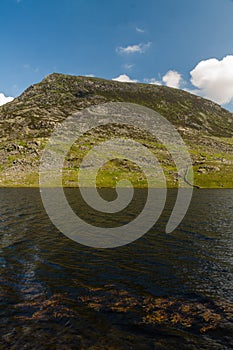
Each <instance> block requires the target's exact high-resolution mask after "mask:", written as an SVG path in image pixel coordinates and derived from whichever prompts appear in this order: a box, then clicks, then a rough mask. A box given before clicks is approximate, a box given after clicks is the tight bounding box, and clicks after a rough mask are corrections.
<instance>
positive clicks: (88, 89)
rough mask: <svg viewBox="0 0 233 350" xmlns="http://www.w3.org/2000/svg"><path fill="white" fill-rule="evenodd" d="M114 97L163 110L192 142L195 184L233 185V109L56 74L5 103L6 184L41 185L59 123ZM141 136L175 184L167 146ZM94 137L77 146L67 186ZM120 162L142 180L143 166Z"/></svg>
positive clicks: (168, 92) (2, 150)
mask: <svg viewBox="0 0 233 350" xmlns="http://www.w3.org/2000/svg"><path fill="white" fill-rule="evenodd" d="M109 101H121V102H132V103H137V104H141V105H144V106H146V107H149V108H151V109H153V110H155V111H157V112H159V113H160V114H162V115H163V116H164V117H166V118H167V119H168V120H169V121H170V122H171V123H172V124H173V125H174V126H175V127H176V129H177V130H178V131H179V132H180V134H181V136H182V137H183V139H184V140H185V142H186V143H187V145H188V148H189V150H190V154H191V156H192V159H193V165H194V170H195V183H196V184H197V185H198V186H201V187H233V180H232V179H233V114H232V113H230V112H229V111H227V110H225V109H223V108H221V107H220V106H219V105H217V104H215V103H213V102H211V101H209V100H206V99H203V98H201V97H198V96H195V95H193V94H190V93H188V92H185V91H181V90H178V89H173V88H169V87H165V86H159V85H148V84H138V83H121V82H117V81H109V80H104V79H99V78H92V77H81V76H70V75H63V74H56V73H54V74H51V75H49V76H47V77H46V78H45V79H43V80H42V82H40V83H38V84H34V85H32V86H30V87H29V88H28V89H27V90H25V91H24V92H23V94H22V95H20V96H19V97H17V98H16V99H15V100H14V101H12V102H10V103H7V104H6V105H3V106H1V107H0V137H1V141H0V160H1V165H0V186H14V185H18V186H36V185H37V184H38V183H37V181H38V175H37V171H38V165H39V160H40V155H41V152H42V149H43V147H44V145H45V143H46V139H47V138H48V136H49V135H50V134H51V132H52V131H53V129H54V127H55V126H56V125H57V124H58V123H60V122H61V121H63V120H64V119H65V118H66V117H68V116H70V115H72V114H74V113H76V112H77V111H80V110H81V109H83V108H85V107H88V106H91V105H97V104H101V103H105V102H109ZM92 137H93V142H98V138H99V137H100V135H98V132H96V133H95V134H93V135H92ZM101 137H102V136H101ZM137 138H139V139H140V140H141V141H142V142H144V143H145V144H147V145H148V147H149V148H151V149H153V152H155V153H156V155H157V156H158V158H159V159H160V161H161V163H162V165H163V166H164V169H165V173H166V176H167V181H168V185H169V186H171V187H175V186H176V185H177V171H176V169H175V165H174V163H173V162H172V160H171V157H170V156H169V154H168V153H167V152H166V150H164V149H163V147H162V145H158V144H156V142H155V140H149V139H148V136H147V135H145V134H143V133H142V134H141V135H140V134H138V135H137ZM89 141H90V140H89ZM89 141H87V140H86V144H84V145H83V143H82V148H80V149H79V148H78V147H76V148H75V147H74V149H73V150H72V151H71V155H72V156H70V157H69V159H67V164H66V166H67V170H69V172H67V174H66V176H65V177H64V184H65V185H67V186H69V185H70V186H72V185H75V181H74V179H75V177H76V172H77V167H78V164H79V162H80V159H81V156H82V155H83V154H84V153H85V152H86V151H88V149H90V146H91V144H90V142H89ZM93 142H92V144H93ZM153 142H154V144H153ZM118 165H119V164H118ZM120 166H123V169H124V171H125V169H126V168H127V169H128V170H129V171H130V172H131V175H130V176H132V177H133V181H136V183H137V181H138V179H137V176H138V169H134V167H133V165H132V164H131V165H129V164H128V165H127V167H126V166H125V165H122V164H120ZM114 171H116V164H115V163H114V162H113V163H112V164H111V165H109V167H108V168H107V169H106V174H105V175H104V174H103V176H102V180H100V185H101V186H104V185H106V186H112V185H114V180H113V179H112V178H111V176H110V175H111V174H113V173H114ZM132 174H133V175H132ZM138 185H139V186H141V185H143V183H142V184H140V183H138Z"/></svg>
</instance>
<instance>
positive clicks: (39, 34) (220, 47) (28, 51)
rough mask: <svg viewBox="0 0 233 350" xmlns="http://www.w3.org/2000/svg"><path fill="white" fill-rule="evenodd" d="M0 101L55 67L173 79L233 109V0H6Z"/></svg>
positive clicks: (1, 20) (1, 7)
mask: <svg viewBox="0 0 233 350" xmlns="http://www.w3.org/2000/svg"><path fill="white" fill-rule="evenodd" d="M0 30H1V33H2V34H1V48H0V50H1V51H0V105H1V104H4V103H6V102H8V101H10V100H12V99H13V98H14V97H16V96H18V95H20V94H21V93H22V92H23V91H24V90H25V89H26V88H27V87H28V86H30V85H32V84H34V83H37V82H39V81H41V80H42V79H43V78H44V77H45V76H47V75H48V74H50V73H53V72H57V73H64V74H72V75H87V76H88V75H91V76H96V77H100V78H105V79H115V80H119V81H125V82H127V81H129V82H142V83H150V84H161V85H167V86H171V87H174V88H180V89H184V90H188V91H190V92H192V93H194V94H197V95H200V96H203V97H206V98H208V99H211V100H212V101H215V102H217V103H218V104H221V105H222V106H223V107H225V108H227V109H229V110H231V111H233V1H231V0H195V1H192V0H143V1H142V0H111V1H110V0H0Z"/></svg>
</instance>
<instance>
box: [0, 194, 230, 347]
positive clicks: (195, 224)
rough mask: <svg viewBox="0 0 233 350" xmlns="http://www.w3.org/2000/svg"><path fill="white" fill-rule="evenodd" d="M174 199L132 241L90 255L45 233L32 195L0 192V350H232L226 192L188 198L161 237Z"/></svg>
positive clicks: (48, 228) (45, 221) (48, 226)
mask: <svg viewBox="0 0 233 350" xmlns="http://www.w3.org/2000/svg"><path fill="white" fill-rule="evenodd" d="M103 195H104V196H105V197H106V198H107V197H108V196H111V195H112V193H111V190H106V191H105V193H104V194H103ZM175 195H176V191H175V190H169V193H168V201H167V205H166V208H165V210H164V213H163V215H162V217H161V218H160V220H159V221H158V223H157V224H156V225H155V226H154V228H153V229H151V230H150V232H149V233H147V234H146V235H144V236H143V237H142V238H141V239H139V240H137V241H136V242H134V243H132V244H129V245H126V246H122V247H119V248H115V249H93V248H88V247H85V246H81V245H79V244H78V243H75V242H73V241H71V240H69V239H68V238H66V237H65V236H64V235H62V234H61V233H60V232H59V231H58V230H57V229H56V228H55V227H54V226H53V224H52V223H51V222H50V220H49V218H48V217H47V215H46V213H45V210H44V209H43V206H42V203H41V200H40V195H39V191H38V190H37V189H3V188H2V189H0V235H1V245H0V268H1V274H0V296H1V303H0V313H1V323H0V333H1V334H0V336H1V337H0V349H17V350H18V349H20V350H21V349H40V350H41V349H59V350H60V349H61V350H62V349H92V350H94V349H122V350H123V349H124V350H125V349H135V350H138V349H166V350H169V349H172V350H174V349H179V350H180V349H211V350H214V349H233V216H232V212H233V190H213V189H211V190H195V191H194V196H193V199H192V203H191V206H190V208H189V211H188V213H187V215H186V217H185V219H184V220H183V222H182V224H181V225H180V226H179V227H178V228H177V229H176V230H175V231H174V232H173V233H172V234H165V233H164V228H165V224H166V220H167V218H168V216H169V214H170V210H171V208H172V206H173V203H174V200H175ZM67 196H68V197H69V200H70V202H74V205H75V202H79V201H80V198H79V195H78V193H77V190H74V189H69V190H67ZM139 199H140V200H139ZM141 201H143V190H140V191H138V204H137V203H136V202H135V203H134V206H135V208H134V207H132V208H131V212H133V211H134V209H135V212H136V211H137V210H139V209H140V208H141V206H142V203H141ZM81 208H82V210H81V209H80V208H79V212H80V211H82V212H81V213H80V214H81V215H83V217H85V219H88V216H90V218H89V219H90V220H92V221H93V220H94V221H96V224H98V225H100V224H102V223H103V222H104V220H105V219H106V218H105V217H103V216H102V217H98V218H97V217H94V218H93V215H94V214H93V213H92V212H88V211H87V209H86V208H85V206H83V205H82V206H81ZM126 219H127V218H126V214H124V213H122V214H121V215H120V216H119V215H118V217H117V219H115V221H117V223H118V224H120V223H125V222H126ZM107 220H108V221H109V222H107V223H105V224H106V225H108V224H109V225H110V224H111V222H110V221H111V220H112V221H114V219H112V218H107Z"/></svg>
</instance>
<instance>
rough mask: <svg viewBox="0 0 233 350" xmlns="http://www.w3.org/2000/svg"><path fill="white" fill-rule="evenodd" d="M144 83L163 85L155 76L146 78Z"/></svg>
mask: <svg viewBox="0 0 233 350" xmlns="http://www.w3.org/2000/svg"><path fill="white" fill-rule="evenodd" d="M144 83H146V84H152V85H162V83H161V81H158V80H156V79H155V78H150V79H146V78H145V79H144Z"/></svg>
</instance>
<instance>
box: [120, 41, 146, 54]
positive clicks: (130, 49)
mask: <svg viewBox="0 0 233 350" xmlns="http://www.w3.org/2000/svg"><path fill="white" fill-rule="evenodd" d="M150 46H151V42H148V43H146V44H143V43H141V44H137V45H129V46H126V47H122V46H119V47H117V48H116V52H118V53H120V54H132V53H144V52H146V50H147V49H149V47H150Z"/></svg>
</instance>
